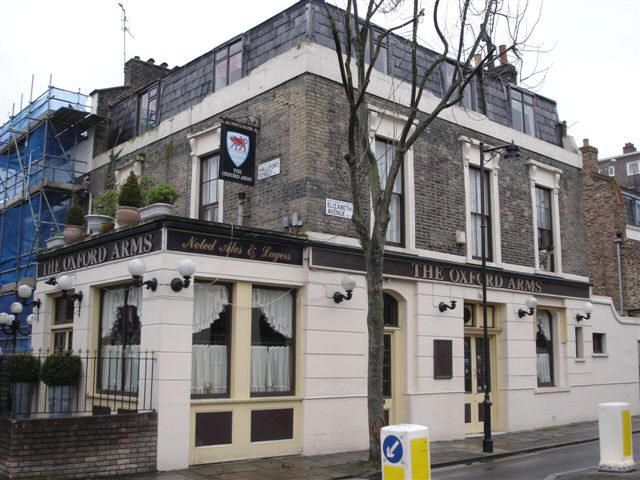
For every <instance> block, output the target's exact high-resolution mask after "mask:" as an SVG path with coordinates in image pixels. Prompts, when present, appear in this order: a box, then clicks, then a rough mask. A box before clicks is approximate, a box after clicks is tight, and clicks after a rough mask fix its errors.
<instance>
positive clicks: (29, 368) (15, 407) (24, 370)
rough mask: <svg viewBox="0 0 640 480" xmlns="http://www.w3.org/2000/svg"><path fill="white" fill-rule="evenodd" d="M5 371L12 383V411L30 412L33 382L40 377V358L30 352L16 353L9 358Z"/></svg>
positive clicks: (19, 412) (18, 412)
mask: <svg viewBox="0 0 640 480" xmlns="http://www.w3.org/2000/svg"><path fill="white" fill-rule="evenodd" d="M5 373H6V375H7V380H8V381H9V382H10V383H11V409H12V411H13V412H14V413H17V414H27V413H30V412H31V394H32V392H33V390H34V388H33V384H34V383H36V382H37V381H38V378H39V377H40V360H38V359H37V358H35V357H34V356H32V355H30V354H28V353H16V354H15V355H12V356H11V357H9V358H8V359H7V364H6V366H5Z"/></svg>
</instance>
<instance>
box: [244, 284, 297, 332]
mask: <svg viewBox="0 0 640 480" xmlns="http://www.w3.org/2000/svg"><path fill="white" fill-rule="evenodd" d="M253 307H254V308H261V309H262V313H264V316H265V317H266V320H267V323H268V324H269V325H270V326H271V328H273V329H274V330H275V331H276V332H278V333H279V334H281V335H283V336H285V337H287V338H291V337H292V335H293V295H291V293H290V292H287V291H284V290H272V289H269V288H254V289H253Z"/></svg>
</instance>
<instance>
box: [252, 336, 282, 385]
mask: <svg viewBox="0 0 640 480" xmlns="http://www.w3.org/2000/svg"><path fill="white" fill-rule="evenodd" d="M290 373H291V372H290V364H289V347H267V346H262V345H253V346H252V347H251V391H252V392H287V391H289V390H290V389H291V375H290Z"/></svg>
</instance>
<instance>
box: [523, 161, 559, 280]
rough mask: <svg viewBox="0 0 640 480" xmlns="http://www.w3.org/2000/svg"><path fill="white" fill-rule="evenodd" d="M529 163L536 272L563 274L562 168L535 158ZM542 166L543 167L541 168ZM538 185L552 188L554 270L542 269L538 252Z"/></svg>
mask: <svg viewBox="0 0 640 480" xmlns="http://www.w3.org/2000/svg"><path fill="white" fill-rule="evenodd" d="M527 164H528V165H529V184H530V186H531V208H532V209H533V212H532V213H533V215H532V218H533V250H534V255H535V266H536V273H544V274H548V273H549V274H553V273H556V274H562V243H561V236H560V202H559V193H560V192H559V191H560V174H561V173H562V170H560V169H557V168H553V167H549V166H547V165H544V164H540V163H539V162H536V161H534V160H529V161H527ZM541 166H542V168H541ZM536 186H540V187H544V188H548V189H549V190H551V221H552V222H553V226H552V228H553V247H554V251H555V253H554V259H553V261H554V268H555V269H554V271H553V272H546V271H543V270H540V268H539V267H540V256H539V253H538V210H537V203H536V202H537V200H536Z"/></svg>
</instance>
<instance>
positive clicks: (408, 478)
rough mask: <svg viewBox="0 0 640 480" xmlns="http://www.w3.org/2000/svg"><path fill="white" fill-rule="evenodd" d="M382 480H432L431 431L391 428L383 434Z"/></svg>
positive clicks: (416, 427) (405, 425) (381, 433)
mask: <svg viewBox="0 0 640 480" xmlns="http://www.w3.org/2000/svg"><path fill="white" fill-rule="evenodd" d="M380 443H381V447H382V451H381V452H380V454H381V457H382V480H430V478H431V459H430V458H429V429H428V428H427V427H425V426H423V425H410V424H400V425H389V426H388V427H384V428H382V429H381V430H380Z"/></svg>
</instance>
